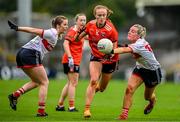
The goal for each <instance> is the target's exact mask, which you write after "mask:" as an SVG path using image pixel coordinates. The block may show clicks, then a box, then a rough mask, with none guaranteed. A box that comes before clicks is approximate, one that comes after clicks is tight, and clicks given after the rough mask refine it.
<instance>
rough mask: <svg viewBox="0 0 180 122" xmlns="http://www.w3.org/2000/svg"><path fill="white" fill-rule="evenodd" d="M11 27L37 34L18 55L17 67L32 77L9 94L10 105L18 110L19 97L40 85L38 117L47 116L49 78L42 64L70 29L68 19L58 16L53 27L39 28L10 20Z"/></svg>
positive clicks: (53, 21) (53, 22)
mask: <svg viewBox="0 0 180 122" xmlns="http://www.w3.org/2000/svg"><path fill="white" fill-rule="evenodd" d="M8 24H9V26H10V28H11V29H13V30H15V31H21V32H27V33H31V34H35V35H37V36H36V37H34V38H33V39H32V40H30V41H29V42H28V43H26V44H25V45H24V46H22V47H21V49H20V50H19V51H18V53H17V55H16V62H17V67H19V68H21V69H22V70H23V71H24V73H25V74H26V75H27V76H28V77H29V78H30V79H31V81H29V82H28V83H26V84H24V85H23V86H22V87H21V88H19V89H17V90H16V91H15V92H13V93H12V94H10V95H9V96H8V98H9V102H10V106H11V108H12V109H13V110H16V105H17V100H18V98H19V97H20V96H21V95H22V94H24V93H26V92H28V91H31V90H32V89H34V88H36V87H39V101H38V113H37V116H38V117H45V116H47V115H48V114H47V113H46V112H45V102H46V96H47V92H48V84H49V80H48V77H47V74H46V71H45V68H44V66H43V65H42V60H43V58H44V56H45V54H47V53H49V52H50V51H51V50H52V49H53V48H54V47H55V45H56V43H57V41H58V38H59V37H61V36H62V34H64V32H65V31H66V30H67V29H68V19H67V18H66V17H64V16H57V17H55V18H54V19H53V20H52V28H49V29H46V30H44V29H39V28H33V27H21V26H17V25H16V24H13V23H12V22H10V21H8Z"/></svg>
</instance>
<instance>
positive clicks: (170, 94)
mask: <svg viewBox="0 0 180 122" xmlns="http://www.w3.org/2000/svg"><path fill="white" fill-rule="evenodd" d="M24 83H26V81H25V80H11V81H2V80H0V121H48V122H50V121H53V122H54V121H78V122H79V121H111V122H112V121H118V120H116V118H117V117H118V115H119V114H120V111H121V107H122V101H123V95H124V90H125V88H126V84H127V83H126V82H124V81H120V80H112V81H111V82H110V83H109V85H108V88H107V89H106V90H105V91H104V92H103V93H100V92H98V93H96V95H95V97H94V100H93V103H92V105H91V113H92V117H91V118H90V119H88V120H87V119H86V120H85V119H84V118H83V110H84V104H85V92H86V88H87V85H88V81H87V80H85V81H84V80H80V81H79V84H78V86H77V90H76V101H75V104H76V108H77V109H79V112H74V113H70V112H68V111H65V112H57V111H55V106H56V105H57V102H58V99H59V96H60V92H61V90H62V88H63V86H64V85H65V83H66V81H65V80H62V81H60V80H50V84H49V91H48V98H47V103H46V111H47V113H48V114H49V116H48V117H45V118H38V117H35V115H36V112H37V107H38V106H37V103H38V89H35V90H32V91H30V92H28V93H26V94H24V95H23V96H21V97H20V99H18V104H17V111H13V110H12V109H11V108H10V107H9V101H8V99H7V96H8V94H10V93H11V92H13V91H14V90H16V89H18V88H19V87H21V86H22V85H23V84H24ZM143 96H144V86H143V85H142V86H141V87H140V88H139V89H138V90H137V91H136V92H135V94H134V100H133V105H132V107H131V109H130V111H129V119H128V120H127V121H153V122H155V121H180V85H175V84H173V83H164V84H161V85H159V86H158V87H157V89H156V96H157V103H156V105H155V108H154V109H153V111H152V113H151V114H149V115H144V114H143V110H144V107H145V105H146V104H147V103H148V102H147V101H145V100H144V98H143ZM65 107H66V110H67V108H68V101H67V100H66V101H65Z"/></svg>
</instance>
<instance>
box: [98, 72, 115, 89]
mask: <svg viewBox="0 0 180 122" xmlns="http://www.w3.org/2000/svg"><path fill="white" fill-rule="evenodd" d="M111 77H112V73H102V77H101V81H100V82H99V83H98V87H99V90H100V92H103V91H104V90H105V89H106V87H107V85H108V83H109V81H110V79H111Z"/></svg>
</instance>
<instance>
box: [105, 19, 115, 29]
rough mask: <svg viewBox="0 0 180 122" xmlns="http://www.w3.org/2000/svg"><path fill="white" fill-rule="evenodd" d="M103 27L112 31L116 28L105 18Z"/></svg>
mask: <svg viewBox="0 0 180 122" xmlns="http://www.w3.org/2000/svg"><path fill="white" fill-rule="evenodd" d="M104 28H105V29H106V30H109V31H112V30H113V31H117V30H116V28H115V27H114V25H113V23H112V22H111V21H110V20H106V25H105V26H104Z"/></svg>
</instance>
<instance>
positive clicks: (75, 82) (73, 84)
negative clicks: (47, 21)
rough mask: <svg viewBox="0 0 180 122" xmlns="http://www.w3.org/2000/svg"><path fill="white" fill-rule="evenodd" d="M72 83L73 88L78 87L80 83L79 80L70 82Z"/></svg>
mask: <svg viewBox="0 0 180 122" xmlns="http://www.w3.org/2000/svg"><path fill="white" fill-rule="evenodd" d="M70 83H71V85H72V86H73V87H76V86H77V85H78V81H77V80H74V81H72V82H70Z"/></svg>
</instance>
